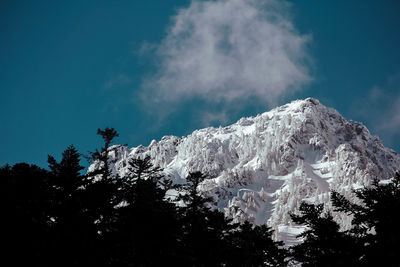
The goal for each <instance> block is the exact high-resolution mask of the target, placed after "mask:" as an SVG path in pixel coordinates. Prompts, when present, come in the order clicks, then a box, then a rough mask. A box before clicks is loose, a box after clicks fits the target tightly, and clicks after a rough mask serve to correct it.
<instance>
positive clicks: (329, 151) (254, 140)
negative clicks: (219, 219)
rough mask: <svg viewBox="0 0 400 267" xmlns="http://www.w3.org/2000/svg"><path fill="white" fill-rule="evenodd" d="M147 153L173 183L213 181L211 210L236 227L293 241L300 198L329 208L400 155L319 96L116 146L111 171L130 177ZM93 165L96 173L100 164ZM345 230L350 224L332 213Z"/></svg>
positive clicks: (207, 186)
mask: <svg viewBox="0 0 400 267" xmlns="http://www.w3.org/2000/svg"><path fill="white" fill-rule="evenodd" d="M144 156H150V157H151V158H152V162H153V164H154V165H157V166H160V167H161V168H163V169H164V172H165V174H167V175H169V176H170V177H171V179H172V180H173V181H174V182H175V183H184V182H185V177H186V176H187V175H188V173H189V172H193V171H201V172H203V173H205V174H206V175H208V177H210V178H209V179H207V180H206V181H205V182H203V183H202V184H201V185H200V189H201V191H202V192H203V193H204V194H205V195H209V196H212V197H213V198H214V202H215V203H214V205H215V207H216V208H218V209H220V210H221V211H223V212H224V213H225V215H226V216H228V217H231V218H233V219H234V221H236V222H243V221H244V220H249V221H251V222H252V223H254V224H265V223H267V224H268V225H269V226H271V227H273V229H275V230H276V238H277V239H282V240H284V241H285V242H286V243H288V244H290V243H293V242H297V241H296V239H295V235H296V234H298V233H299V232H301V230H302V229H303V228H302V227H299V226H296V225H294V224H293V223H292V222H291V220H290V216H289V213H290V212H296V211H297V209H298V207H299V204H300V203H301V201H309V202H313V203H323V204H325V207H326V209H329V208H330V207H331V206H330V201H329V199H330V196H329V192H330V191H331V190H335V191H338V192H339V193H342V194H344V195H345V196H346V197H348V198H350V199H352V200H355V201H357V200H356V199H354V195H353V193H352V191H351V190H352V189H356V188H360V187H364V186H369V185H370V184H371V181H372V179H373V178H375V177H378V178H380V179H389V178H390V177H392V176H393V175H394V173H395V171H396V168H398V167H399V166H400V155H399V154H397V153H396V152H395V151H393V150H391V149H389V148H386V147H384V146H383V144H382V143H381V142H380V140H379V138H378V137H376V136H372V135H371V134H370V132H369V131H368V129H367V128H366V127H365V126H364V125H363V124H362V123H359V122H354V121H351V120H346V119H344V118H343V117H342V116H341V115H340V114H339V113H338V112H337V111H336V110H334V109H332V108H329V107H325V106H324V105H322V104H321V103H320V102H319V101H318V100H316V99H314V98H307V99H304V100H295V101H292V102H291V103H288V104H286V105H283V106H280V107H277V108H275V109H272V110H270V111H268V112H264V113H262V114H259V115H257V116H255V117H247V118H241V119H240V120H238V121H237V122H236V123H234V124H232V125H229V126H226V127H219V128H214V127H208V128H204V129H199V130H195V131H193V132H192V133H191V134H189V135H187V136H184V137H176V136H164V137H163V138H162V139H161V140H160V141H158V142H157V141H155V140H153V141H152V142H151V143H150V145H149V146H147V147H146V146H138V147H134V148H127V147H123V146H116V147H114V149H113V150H111V151H110V157H111V159H110V160H111V163H112V170H113V172H114V173H118V174H120V175H121V176H122V175H124V174H126V173H127V172H128V168H127V166H128V164H127V162H128V160H129V159H130V158H137V157H144ZM90 168H96V164H94V165H92V166H91V167H90ZM334 218H335V220H337V221H338V222H339V223H340V225H341V226H342V227H343V228H344V229H347V228H349V226H350V219H349V218H348V217H347V216H345V215H343V214H336V213H335V214H334Z"/></svg>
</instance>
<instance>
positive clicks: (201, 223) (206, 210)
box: [178, 172, 235, 266]
mask: <svg viewBox="0 0 400 267" xmlns="http://www.w3.org/2000/svg"><path fill="white" fill-rule="evenodd" d="M205 179H206V176H205V175H203V174H202V173H201V172H192V173H189V175H188V176H187V178H186V180H187V183H186V184H184V185H182V186H181V188H180V191H181V194H180V195H179V197H178V200H180V201H182V202H183V203H184V205H183V207H181V208H180V216H181V225H182V231H183V233H182V234H183V236H182V241H183V246H184V250H183V251H184V253H185V255H186V257H187V258H186V265H190V266H222V264H224V262H226V256H227V255H228V254H229V253H228V250H227V249H228V246H227V243H226V242H227V236H228V235H229V233H230V231H232V230H233V228H234V227H235V226H234V225H231V224H230V222H231V221H230V220H228V219H226V218H225V217H224V214H222V213H221V212H219V211H217V210H212V209H211V207H210V202H211V201H212V198H211V197H206V196H203V195H202V194H201V192H200V191H199V185H200V184H201V183H202V182H203V181H204V180H205Z"/></svg>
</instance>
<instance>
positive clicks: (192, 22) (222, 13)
mask: <svg viewBox="0 0 400 267" xmlns="http://www.w3.org/2000/svg"><path fill="white" fill-rule="evenodd" d="M287 5H288V4H287V3H285V2H282V1H280V2H278V1H273V0H265V1H263V0H217V1H198V0H194V1H192V2H191V4H190V6H189V7H187V8H184V9H180V10H179V11H178V12H177V15H176V16H175V17H173V19H172V25H171V27H170V28H169V29H168V31H167V35H166V37H165V38H164V40H163V41H162V42H161V43H160V44H159V45H158V46H157V48H156V61H157V62H158V65H157V71H156V73H155V74H154V75H152V76H150V77H148V79H146V80H145V81H144V83H143V89H144V94H145V95H146V96H147V97H148V96H149V95H151V99H152V100H154V101H158V102H166V103H171V102H176V101H179V100H182V99H190V98H200V99H203V100H205V101H207V102H213V103H215V102H221V101H223V102H224V103H233V102H235V101H236V102H239V101H240V102H242V103H243V101H249V100H250V99H258V100H259V101H263V102H267V103H269V104H275V103H276V101H277V100H278V99H279V98H280V97H282V96H285V95H287V94H289V93H292V92H294V91H296V90H300V89H301V88H302V86H304V85H305V84H306V83H308V82H309V81H310V80H311V78H310V75H309V73H308V70H307V66H306V65H307V64H306V62H307V60H308V56H307V53H306V45H307V43H308V42H309V39H310V38H309V36H305V35H300V34H299V33H298V32H297V31H296V30H295V29H294V27H293V25H292V23H291V21H290V19H289V17H288V16H287Z"/></svg>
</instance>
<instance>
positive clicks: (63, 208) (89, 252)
mask: <svg viewBox="0 0 400 267" xmlns="http://www.w3.org/2000/svg"><path fill="white" fill-rule="evenodd" d="M48 162H49V168H50V170H51V175H52V178H51V184H52V187H53V188H54V189H55V195H54V206H53V208H52V217H53V220H54V224H53V227H52V229H51V234H52V237H53V242H54V244H53V247H54V256H55V258H56V259H57V265H61V264H64V265H68V266H79V265H80V266H82V265H88V264H90V263H92V262H93V261H95V259H96V256H95V254H96V249H97V248H96V242H97V233H96V230H97V229H96V227H95V225H94V224H93V221H92V218H91V217H90V216H88V213H87V212H86V206H85V203H84V199H85V194H86V191H85V187H86V186H87V185H88V183H87V182H88V181H87V180H86V179H85V176H84V175H82V174H81V171H82V170H83V169H84V168H83V167H82V166H81V165H80V154H79V153H78V151H77V150H76V149H75V147H74V146H72V145H71V146H69V147H68V148H67V149H66V150H65V151H64V152H63V154H62V159H61V161H60V162H57V161H56V160H55V159H54V157H52V156H48Z"/></svg>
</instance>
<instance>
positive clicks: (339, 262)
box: [290, 202, 360, 267]
mask: <svg viewBox="0 0 400 267" xmlns="http://www.w3.org/2000/svg"><path fill="white" fill-rule="evenodd" d="M322 211H323V204H319V205H315V204H308V203H306V202H303V203H301V205H300V212H301V214H300V215H296V214H290V217H291V219H292V220H293V222H295V223H297V224H304V225H306V226H307V230H305V231H304V232H303V233H302V234H300V235H299V236H298V237H301V238H304V240H303V242H302V243H300V244H298V245H296V246H294V247H292V249H291V253H292V257H293V258H294V260H295V261H297V262H300V263H301V264H302V266H305V267H306V266H358V264H359V258H360V252H359V246H358V243H357V240H356V239H355V238H353V237H352V236H351V235H349V234H347V233H345V232H340V226H339V224H338V223H336V222H335V221H334V220H333V217H332V215H331V214H330V213H329V212H327V213H326V214H323V213H322Z"/></svg>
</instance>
